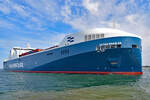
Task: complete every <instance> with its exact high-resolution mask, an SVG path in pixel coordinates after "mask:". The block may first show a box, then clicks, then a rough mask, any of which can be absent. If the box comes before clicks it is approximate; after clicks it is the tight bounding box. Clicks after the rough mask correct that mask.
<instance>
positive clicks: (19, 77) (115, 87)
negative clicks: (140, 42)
mask: <svg viewBox="0 0 150 100" xmlns="http://www.w3.org/2000/svg"><path fill="white" fill-rule="evenodd" d="M0 100H150V68H143V75H136V76H131V75H113V74H112V75H96V74H44V73H43V74H40V73H17V72H6V71H3V70H0Z"/></svg>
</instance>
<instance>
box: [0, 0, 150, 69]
mask: <svg viewBox="0 0 150 100" xmlns="http://www.w3.org/2000/svg"><path fill="white" fill-rule="evenodd" d="M113 22H115V23H116V28H117V29H121V30H124V31H127V32H132V33H135V34H137V35H140V36H142V38H143V65H150V63H149V56H150V53H149V48H150V44H149V43H150V28H149V27H150V0H0V68H2V61H3V60H4V59H5V58H7V57H8V54H9V50H10V48H12V47H16V46H19V47H25V46H26V44H27V43H30V45H31V47H34V48H46V47H49V46H52V45H55V44H58V43H59V42H60V41H61V40H62V38H63V37H64V36H65V34H67V33H73V32H77V31H81V30H86V29H89V28H96V27H112V23H113Z"/></svg>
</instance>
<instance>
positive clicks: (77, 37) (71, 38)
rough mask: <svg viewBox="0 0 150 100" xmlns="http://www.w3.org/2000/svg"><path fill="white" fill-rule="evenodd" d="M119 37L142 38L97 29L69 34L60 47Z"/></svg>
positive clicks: (115, 30)
mask: <svg viewBox="0 0 150 100" xmlns="http://www.w3.org/2000/svg"><path fill="white" fill-rule="evenodd" d="M118 36H131V37H139V38H141V37H140V36H138V35H136V34H132V33H128V32H124V31H121V30H117V29H111V28H95V29H89V30H86V31H83V32H78V33H75V34H74V33H73V34H68V35H66V36H65V37H64V39H63V40H62V42H61V43H60V45H59V46H60V47H62V46H66V45H71V44H76V43H80V42H85V41H90V40H95V39H100V38H109V37H118Z"/></svg>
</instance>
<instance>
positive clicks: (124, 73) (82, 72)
mask: <svg viewBox="0 0 150 100" xmlns="http://www.w3.org/2000/svg"><path fill="white" fill-rule="evenodd" d="M11 72H26V73H68V74H120V75H142V74H143V72H84V71H18V70H16V71H11Z"/></svg>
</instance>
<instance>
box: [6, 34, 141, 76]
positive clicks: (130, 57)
mask: <svg viewBox="0 0 150 100" xmlns="http://www.w3.org/2000/svg"><path fill="white" fill-rule="evenodd" d="M115 42H121V48H109V49H105V50H104V51H99V50H96V47H97V46H98V45H100V44H104V43H115ZM133 44H136V45H137V46H138V47H141V40H140V39H139V38H135V37H115V38H107V39H99V40H93V41H88V42H83V43H79V44H75V45H70V46H66V47H62V48H57V49H53V50H48V51H44V52H40V53H37V54H34V55H29V56H25V57H21V58H18V59H14V60H11V61H8V62H4V69H5V70H7V71H15V72H37V73H81V74H88V73H89V74H109V73H114V74H130V75H137V74H142V59H141V48H132V45H133Z"/></svg>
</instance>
